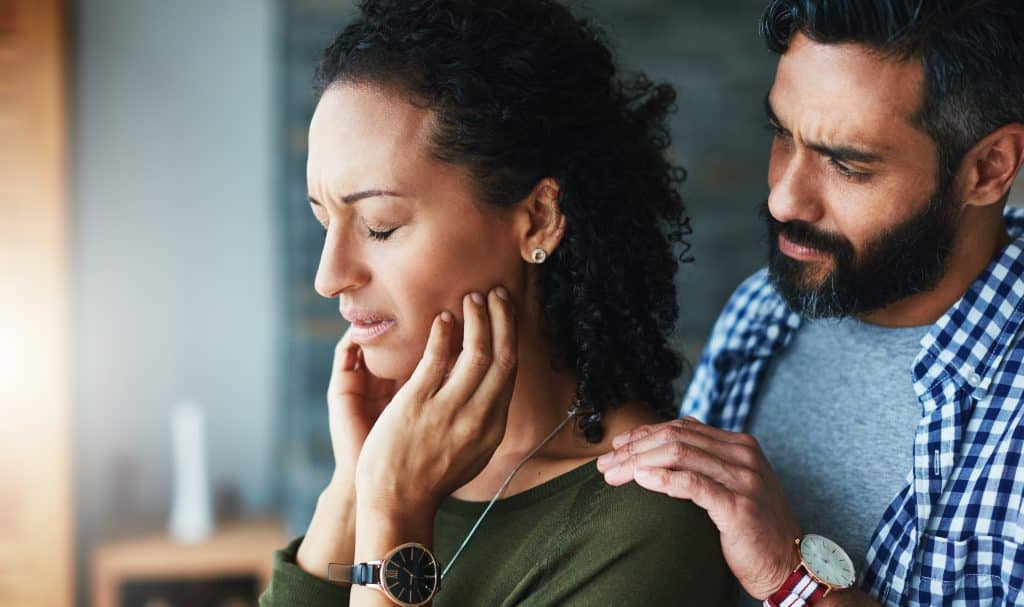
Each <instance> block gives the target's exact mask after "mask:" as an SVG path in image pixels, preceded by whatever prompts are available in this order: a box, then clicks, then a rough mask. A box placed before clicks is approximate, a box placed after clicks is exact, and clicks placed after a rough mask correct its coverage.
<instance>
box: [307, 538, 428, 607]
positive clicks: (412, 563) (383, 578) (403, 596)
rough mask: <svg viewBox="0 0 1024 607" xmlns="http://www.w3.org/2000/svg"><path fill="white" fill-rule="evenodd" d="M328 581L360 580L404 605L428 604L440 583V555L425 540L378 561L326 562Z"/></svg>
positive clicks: (410, 606) (391, 552) (361, 582)
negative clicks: (437, 555) (351, 563)
mask: <svg viewBox="0 0 1024 607" xmlns="http://www.w3.org/2000/svg"><path fill="white" fill-rule="evenodd" d="M327 581H328V582H332V583H335V584H358V585H360V586H366V587H368V588H373V589H374V590H378V591H380V592H381V593H382V594H384V596H386V597H387V598H388V599H389V600H391V602H392V603H394V604H396V605H402V607H415V606H416V605H425V604H426V603H428V602H430V599H432V598H434V595H435V594H437V591H438V589H439V588H440V587H441V575H440V573H439V572H438V566H437V559H435V558H434V555H433V553H431V552H430V550H429V549H428V548H427V547H426V546H424V545H423V544H416V543H409V544H402V545H401V546H398V547H397V548H393V549H391V550H390V551H388V553H387V554H385V555H384V558H382V559H381V560H379V561H369V562H366V563H356V564H355V565H342V564H339V563H328V564H327Z"/></svg>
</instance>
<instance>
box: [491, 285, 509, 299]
mask: <svg viewBox="0 0 1024 607" xmlns="http://www.w3.org/2000/svg"><path fill="white" fill-rule="evenodd" d="M494 292H495V293H497V294H498V297H500V298H502V299H504V300H505V301H508V291H507V290H506V289H505V287H498V288H497V289H495V290H494Z"/></svg>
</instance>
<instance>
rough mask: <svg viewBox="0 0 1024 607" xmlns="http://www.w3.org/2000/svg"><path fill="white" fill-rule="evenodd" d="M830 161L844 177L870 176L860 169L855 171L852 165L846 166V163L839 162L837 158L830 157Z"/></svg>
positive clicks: (855, 178) (859, 177)
mask: <svg viewBox="0 0 1024 607" xmlns="http://www.w3.org/2000/svg"><path fill="white" fill-rule="evenodd" d="M828 163H829V164H831V165H832V168H834V169H835V170H836V172H837V173H839V174H840V175H842V176H843V177H846V178H847V179H853V180H858V179H866V178H867V177H868V174H867V173H862V172H860V171H855V170H853V169H851V168H850V167H848V166H846V165H845V164H843V163H841V162H839V161H838V160H836V159H835V158H829V159H828Z"/></svg>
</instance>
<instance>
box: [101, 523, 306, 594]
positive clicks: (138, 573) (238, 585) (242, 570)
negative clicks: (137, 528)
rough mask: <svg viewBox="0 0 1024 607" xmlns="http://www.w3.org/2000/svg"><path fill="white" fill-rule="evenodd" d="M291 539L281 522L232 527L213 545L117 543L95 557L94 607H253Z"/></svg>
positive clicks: (149, 540) (164, 539)
mask: <svg viewBox="0 0 1024 607" xmlns="http://www.w3.org/2000/svg"><path fill="white" fill-rule="evenodd" d="M287 541H288V538H286V537H285V534H284V531H283V530H282V528H281V525H280V523H279V522H277V521H270V520H264V521H248V522H239V523H233V524H226V525H224V526H222V527H221V528H220V529H218V530H217V531H216V532H215V533H214V534H213V536H212V537H210V538H209V539H208V540H206V541H203V542H200V543H196V544H180V543H177V542H175V541H173V540H172V539H171V538H170V537H168V536H167V534H165V533H155V534H152V535H149V536H144V537H139V538H133V539H128V540H121V541H117V542H111V543H108V544H105V545H102V546H100V547H98V548H97V549H96V550H95V551H94V552H93V555H92V559H91V566H92V607H247V606H254V605H256V599H257V598H258V597H259V594H260V593H261V592H262V591H263V589H264V588H265V587H266V585H267V583H268V582H269V581H270V573H271V569H272V567H273V552H274V551H275V550H278V549H280V548H283V547H284V545H285V543H287Z"/></svg>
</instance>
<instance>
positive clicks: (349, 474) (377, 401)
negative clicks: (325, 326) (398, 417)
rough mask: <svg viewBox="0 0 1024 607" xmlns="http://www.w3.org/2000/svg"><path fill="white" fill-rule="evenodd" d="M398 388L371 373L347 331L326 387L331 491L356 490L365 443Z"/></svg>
mask: <svg viewBox="0 0 1024 607" xmlns="http://www.w3.org/2000/svg"><path fill="white" fill-rule="evenodd" d="M397 389H398V386H397V382H395V381H394V380H388V379H381V378H379V377H375V376H374V375H372V374H371V373H370V372H369V370H368V369H367V368H366V364H365V363H364V362H363V351H362V349H361V348H360V347H359V345H358V344H355V343H353V342H352V338H351V329H349V330H348V331H346V332H345V335H344V336H343V337H342V338H341V339H340V340H339V341H338V345H337V346H335V348H334V363H333V364H332V366H331V380H330V383H329V385H328V386H327V418H328V426H329V427H330V431H331V447H332V448H333V450H334V476H333V477H332V479H331V488H336V489H341V488H342V487H344V488H346V489H349V490H351V489H352V488H353V487H354V485H355V475H356V464H357V463H358V461H359V453H360V452H361V451H362V449H363V442H364V441H365V440H366V437H367V435H368V434H369V433H370V429H371V428H373V425H374V423H376V421H377V418H378V417H379V416H380V413H381V411H383V410H384V408H385V407H386V406H387V404H388V403H389V402H391V399H392V398H394V396H395V393H396V391H397Z"/></svg>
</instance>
